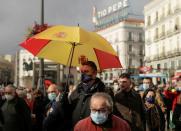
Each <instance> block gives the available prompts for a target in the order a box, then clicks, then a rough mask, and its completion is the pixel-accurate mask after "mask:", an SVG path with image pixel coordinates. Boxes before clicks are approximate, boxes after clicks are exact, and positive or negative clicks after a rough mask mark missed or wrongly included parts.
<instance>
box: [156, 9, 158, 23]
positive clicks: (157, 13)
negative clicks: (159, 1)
mask: <svg viewBox="0 0 181 131" xmlns="http://www.w3.org/2000/svg"><path fill="white" fill-rule="evenodd" d="M156 21H158V11H157V12H156Z"/></svg>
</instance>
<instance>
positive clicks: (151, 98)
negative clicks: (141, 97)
mask: <svg viewBox="0 0 181 131" xmlns="http://www.w3.org/2000/svg"><path fill="white" fill-rule="evenodd" d="M145 100H146V101H147V102H148V103H150V104H154V103H155V98H154V97H153V96H150V97H146V98H145Z"/></svg>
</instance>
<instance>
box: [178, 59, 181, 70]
mask: <svg viewBox="0 0 181 131" xmlns="http://www.w3.org/2000/svg"><path fill="white" fill-rule="evenodd" d="M178 69H181V60H178Z"/></svg>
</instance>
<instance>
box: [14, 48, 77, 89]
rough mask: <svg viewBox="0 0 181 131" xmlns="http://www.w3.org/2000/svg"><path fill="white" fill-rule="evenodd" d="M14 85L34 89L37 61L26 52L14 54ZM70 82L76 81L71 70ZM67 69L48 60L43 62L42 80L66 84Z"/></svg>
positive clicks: (37, 77) (74, 72)
mask: <svg viewBox="0 0 181 131" xmlns="http://www.w3.org/2000/svg"><path fill="white" fill-rule="evenodd" d="M15 61H16V64H15V65H16V67H15V85H16V86H18V87H33V88H36V86H37V85H38V79H39V62H40V61H39V59H38V57H34V56H33V55H32V54H31V53H29V52H28V51H26V50H20V51H18V52H17V53H16V60H15ZM70 73H71V74H70V80H69V81H70V82H71V83H73V84H75V83H76V81H77V77H76V75H77V70H76V69H75V68H71V71H70ZM67 74H68V68H67V67H65V66H63V65H60V64H58V63H55V62H53V61H50V60H44V79H45V80H49V81H51V82H52V83H56V84H58V85H59V84H62V83H66V82H67Z"/></svg>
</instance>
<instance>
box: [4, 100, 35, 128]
mask: <svg viewBox="0 0 181 131" xmlns="http://www.w3.org/2000/svg"><path fill="white" fill-rule="evenodd" d="M1 110H2V115H3V119H4V124H3V131H30V130H31V112H30V110H29V108H28V105H27V104H26V102H25V101H24V100H23V99H22V98H19V97H16V98H14V99H13V100H11V101H5V103H4V104H3V105H2V107H1Z"/></svg>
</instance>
